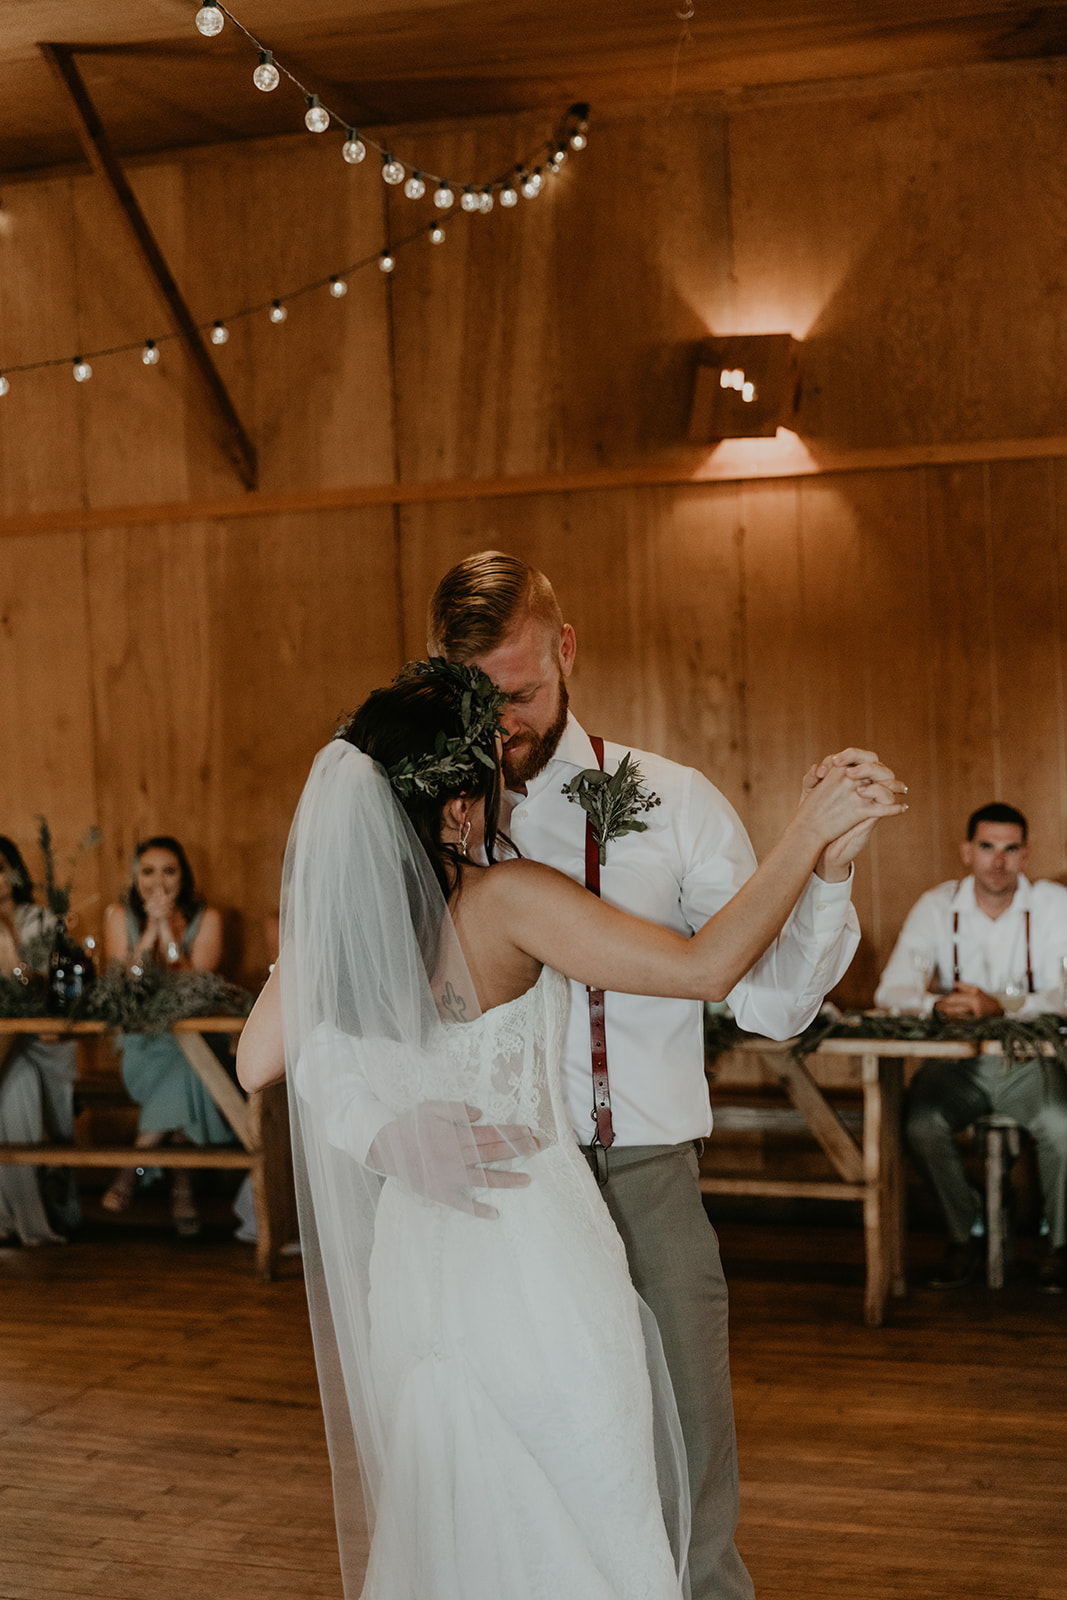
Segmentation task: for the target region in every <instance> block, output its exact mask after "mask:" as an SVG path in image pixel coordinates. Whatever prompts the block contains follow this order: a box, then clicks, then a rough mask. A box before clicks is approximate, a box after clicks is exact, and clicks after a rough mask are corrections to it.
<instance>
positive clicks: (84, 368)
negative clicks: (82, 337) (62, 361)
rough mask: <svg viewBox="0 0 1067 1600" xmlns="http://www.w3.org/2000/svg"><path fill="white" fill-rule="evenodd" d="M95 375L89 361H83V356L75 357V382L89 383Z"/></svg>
mask: <svg viewBox="0 0 1067 1600" xmlns="http://www.w3.org/2000/svg"><path fill="white" fill-rule="evenodd" d="M92 375H93V369H92V367H91V366H90V365H89V363H88V361H83V360H82V358H81V356H75V357H74V382H75V383H88V382H89V379H90V378H91V377H92Z"/></svg>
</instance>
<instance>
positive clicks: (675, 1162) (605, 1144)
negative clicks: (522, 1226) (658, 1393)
mask: <svg viewBox="0 0 1067 1600" xmlns="http://www.w3.org/2000/svg"><path fill="white" fill-rule="evenodd" d="M575 649H576V641H575V635H574V629H573V628H572V627H571V626H570V624H569V623H565V622H564V621H563V617H562V613H561V612H560V609H559V605H558V603H557V601H556V597H555V594H554V593H553V591H552V586H551V584H550V583H549V582H548V580H547V578H545V577H544V575H543V574H542V573H540V572H538V571H536V569H534V568H532V567H530V566H528V565H527V564H526V563H525V562H524V561H520V560H518V559H517V558H515V557H513V556H509V555H503V554H500V553H499V552H496V551H486V552H483V553H482V554H480V555H474V556H470V557H468V558H467V560H465V561H461V562H460V563H459V565H458V566H455V567H453V568H452V570H451V571H450V572H448V573H447V574H446V575H445V577H444V578H442V580H441V582H440V584H439V585H438V587H437V591H436V593H435V594H434V597H433V599H432V601H431V603H430V614H429V651H430V654H431V655H443V656H446V657H448V658H449V659H450V660H453V661H461V662H474V663H475V664H476V665H477V666H479V667H481V668H482V669H483V671H485V672H486V673H488V675H489V676H490V677H491V678H492V679H493V680H494V682H495V683H496V684H498V685H499V687H500V688H501V689H503V690H504V691H505V693H506V694H507V695H508V697H509V698H508V703H507V705H506V707H505V709H504V712H503V715H502V722H503V725H504V729H505V735H506V739H505V744H504V771H505V776H506V779H507V782H508V789H509V793H508V796H507V798H508V800H509V801H510V802H511V803H512V810H511V815H510V820H507V819H506V818H505V817H504V816H503V815H502V816H501V824H502V826H503V827H504V829H505V831H506V832H507V833H508V834H509V835H510V837H511V838H512V839H513V840H514V842H515V844H516V846H517V847H518V849H519V850H520V851H521V853H522V854H523V855H524V856H528V857H532V858H533V859H534V860H536V861H544V862H547V863H549V864H550V865H552V866H555V867H558V868H559V869H560V870H562V871H563V872H566V873H568V874H569V875H570V876H571V877H572V878H576V879H577V880H578V881H579V882H585V881H587V880H586V862H587V859H588V858H587V851H586V843H587V841H586V821H585V812H584V811H583V810H582V809H581V807H580V805H575V804H572V803H570V800H569V799H568V797H567V796H566V795H565V794H564V793H563V792H562V791H563V789H564V786H565V785H567V784H569V783H570V782H571V781H572V780H573V779H575V778H576V777H577V776H578V774H579V773H580V772H582V771H583V770H589V769H593V768H595V767H597V765H598V762H597V756H596V753H595V749H594V745H593V743H592V742H591V740H590V738H589V736H588V735H587V734H586V733H585V731H584V729H583V728H581V727H580V726H579V724H578V723H577V722H576V721H575V719H574V717H573V716H571V715H569V713H568V708H567V679H568V678H569V676H570V674H571V669H572V668H573V666H574V657H575ZM625 753H626V750H625V747H623V746H618V745H608V746H607V748H606V750H605V752H604V763H603V764H604V766H605V768H606V770H607V771H608V772H613V771H614V770H615V769H616V768H617V766H618V764H619V762H620V760H621V759H622V757H623V755H624V754H625ZM634 755H635V757H636V759H637V761H638V763H639V765H640V767H641V771H642V773H643V776H644V779H645V781H646V785H647V787H648V788H650V789H651V790H652V791H654V793H655V794H656V795H657V796H658V797H659V800H660V802H661V804H660V805H659V806H658V807H656V808H655V809H654V810H652V811H650V812H648V813H646V814H645V818H643V819H642V820H647V824H648V826H647V831H635V832H630V833H627V834H626V835H625V837H618V838H614V839H612V840H611V841H610V842H609V843H608V844H607V848H606V860H605V863H604V866H603V868H602V869H601V873H600V876H601V893H602V894H603V897H604V899H605V900H606V901H608V902H609V903H611V904H613V905H617V906H620V907H622V908H623V909H624V910H627V911H631V912H634V913H636V914H637V915H638V916H642V917H647V918H649V919H650V920H651V921H654V922H660V923H662V924H663V925H665V926H668V927H672V928H676V929H678V930H679V931H680V932H683V933H684V932H692V931H694V930H695V929H697V928H699V927H701V926H702V925H703V923H704V922H706V921H707V919H708V918H709V917H710V916H711V915H712V914H713V913H714V912H715V911H716V910H718V909H719V907H720V906H722V905H723V904H724V903H725V902H726V901H727V900H728V899H730V898H731V896H732V895H733V894H734V893H735V892H736V891H737V889H738V888H739V887H740V885H741V884H742V883H743V882H744V881H745V879H746V878H747V877H748V876H749V875H750V874H751V872H752V871H753V870H754V868H755V864H756V863H755V857H754V855H753V853H752V847H751V845H750V844H749V841H748V837H747V835H746V834H745V831H744V829H743V828H742V826H741V823H740V821H739V819H738V817H737V815H736V813H735V812H734V810H733V808H732V807H731V806H730V805H729V804H728V802H727V801H726V800H725V799H724V798H723V796H722V795H721V794H720V793H719V792H718V790H717V789H715V788H713V786H712V785H711V784H710V783H709V782H708V781H707V779H706V778H704V777H703V776H702V775H701V774H700V773H698V772H695V771H693V770H692V769H691V768H686V767H681V766H678V765H677V764H676V763H674V762H670V761H666V760H664V759H662V758H661V757H658V756H652V755H648V754H645V753H642V752H640V751H635V752H634ZM828 759H829V758H828ZM834 759H835V760H836V761H837V762H839V763H840V762H849V761H853V760H854V761H859V760H866V759H874V758H868V757H867V756H866V755H865V753H863V752H857V751H847V752H842V754H841V756H839V757H836V758H834ZM821 770H824V769H819V771H816V770H814V769H813V771H812V772H811V773H809V774H808V777H807V778H806V780H805V785H806V786H808V787H810V786H811V785H812V784H813V783H814V782H816V781H817V780H818V776H819V775H820V772H821ZM884 776H885V778H886V779H888V778H890V777H891V776H892V774H891V773H890V772H889V771H888V769H884ZM869 833H870V826H868V825H866V824H865V825H864V826H863V827H862V828H861V829H855V830H853V832H852V833H851V834H849V835H846V836H845V837H844V838H843V839H841V840H837V841H835V844H834V845H831V846H830V847H829V848H828V850H827V851H826V852H824V856H823V858H822V859H821V860H820V862H819V865H818V873H819V876H813V877H812V879H811V881H810V883H809V885H808V888H807V890H806V891H805V893H804V895H803V896H802V898H801V900H800V902H799V904H798V905H797V907H796V909H795V910H794V912H793V914H792V916H791V917H790V920H789V922H788V923H787V925H786V927H785V928H784V930H783V931H782V933H781V935H780V936H779V938H778V940H777V941H776V942H775V944H774V945H772V946H771V948H770V950H768V951H767V953H766V955H764V956H763V957H762V958H761V960H760V961H759V962H757V964H756V966H755V967H753V968H752V970H751V971H750V972H749V973H748V975H747V976H746V977H745V978H744V979H742V981H741V983H740V984H738V986H737V988H736V989H735V990H734V991H733V993H732V994H731V995H730V1005H731V1007H732V1009H733V1012H734V1015H735V1016H736V1017H737V1019H738V1021H739V1022H740V1024H741V1025H742V1027H744V1028H747V1029H750V1030H751V1031H752V1032H755V1033H763V1034H770V1035H771V1036H772V1037H775V1038H787V1037H789V1035H790V1034H793V1033H796V1032H799V1031H800V1029H802V1028H803V1027H804V1026H805V1025H806V1023H807V1022H809V1021H810V1019H811V1018H812V1017H813V1016H814V1015H815V1013H816V1011H817V1010H818V1007H819V1005H820V1004H821V1002H822V999H823V996H824V995H825V993H826V991H827V990H828V989H831V988H832V987H833V985H834V984H835V983H837V982H838V980H839V979H840V978H841V976H842V974H843V973H844V971H845V969H846V968H847V967H848V964H849V962H850V961H851V959H852V956H853V955H854V953H855V950H856V946H857V944H858V942H859V928H858V924H857V921H856V917H855V913H854V912H853V910H852V907H851V901H850V884H849V881H848V880H849V877H850V872H851V868H850V865H849V863H850V862H851V860H852V858H853V856H854V855H855V854H856V853H857V852H858V851H859V849H860V848H861V847H862V845H863V844H864V843H865V842H866V839H867V837H868V836H869ZM591 854H592V856H593V857H595V856H596V855H597V851H596V849H595V847H593V848H592V851H591ZM592 870H594V871H595V868H593V869H592ZM591 998H592V999H593V1001H594V1006H595V1004H596V997H595V995H594V996H593V997H590V995H589V992H588V991H587V990H586V989H585V988H583V987H582V986H581V985H580V984H576V983H572V984H571V1006H570V1019H569V1024H568V1032H567V1038H566V1044H565V1049H564V1061H563V1083H564V1090H565V1093H566V1095H567V1101H568V1108H569V1111H570V1117H571V1122H572V1125H573V1127H574V1129H575V1131H576V1134H577V1137H578V1139H579V1142H580V1143H581V1144H582V1145H583V1147H585V1148H586V1153H587V1158H588V1159H589V1161H590V1165H591V1166H593V1168H594V1170H595V1171H597V1172H598V1177H599V1179H600V1181H601V1184H602V1193H603V1195H604V1199H605V1201H606V1202H607V1205H608V1208H609V1210H610V1212H611V1214H612V1217H613V1218H614V1220H615V1224H616V1226H617V1227H618V1230H619V1233H620V1234H621V1236H622V1238H623V1241H624V1243H625V1246H626V1253H627V1258H628V1260H629V1265H630V1274H631V1277H632V1278H633V1281H634V1284H635V1285H636V1287H637V1290H638V1292H639V1293H640V1294H641V1296H642V1297H643V1298H644V1300H645V1302H646V1303H647V1304H648V1305H649V1306H650V1307H651V1309H652V1311H653V1313H654V1314H655V1317H656V1320H657V1323H658V1324H659V1329H660V1333H661V1336H662V1339H663V1347H664V1353H665V1355H666V1358H667V1365H668V1368H669V1369H670V1374H671V1380H672V1383H673V1385H674V1391H675V1396H676V1398H677V1402H678V1409H679V1413H680V1416H681V1422H682V1431H683V1434H684V1437H685V1445H686V1453H687V1458H688V1465H689V1480H690V1490H691V1494H692V1503H693V1525H692V1539H691V1543H690V1552H689V1573H690V1579H691V1583H692V1595H693V1600H751V1597H752V1595H753V1587H752V1580H751V1578H750V1577H749V1575H748V1572H747V1570H746V1568H745V1566H744V1563H743V1562H742V1560H741V1557H740V1555H739V1554H738V1552H737V1549H736V1546H735V1544H734V1530H735V1528H736V1525H737V1516H738V1509H739V1490H738V1475H737V1447H736V1442H735V1437H734V1418H733V1401H732V1398H731V1394H730V1371H729V1352H728V1347H727V1293H726V1283H725V1279H724V1277H723V1271H722V1264H721V1261H720V1259H719V1247H718V1241H717V1239H716V1237H715V1233H714V1230H713V1229H712V1227H711V1224H710V1223H709V1222H708V1219H707V1216H706V1214H705V1211H704V1208H703V1204H702V1201H701V1195H700V1189H699V1186H698V1168H697V1152H696V1148H695V1143H696V1142H697V1141H699V1140H701V1139H703V1138H704V1137H705V1136H706V1135H707V1134H708V1133H710V1132H711V1113H710V1108H709V1104H708V1094H707V1085H706V1082H705V1078H704V1050H703V1029H702V1011H701V1007H700V1005H699V1003H697V1002H693V1001H687V1000H658V999H655V1000H654V999H645V998H643V997H641V996H635V995H624V994H609V995H608V996H607V998H606V1002H605V1003H604V1005H603V1010H602V1012H601V1013H600V1015H601V1017H602V1018H603V1020H602V1021H598V1018H597V1017H596V1016H595V1015H591V1009H590V999H591ZM598 1032H599V1033H600V1037H601V1038H602V1039H603V1042H604V1046H605V1047H606V1049H601V1050H599V1051H598V1049H597V1045H596V1044H595V1043H594V1044H593V1045H592V1046H591V1038H592V1039H593V1040H594V1041H595V1040H596V1039H597V1036H598ZM605 1054H606V1069H607V1070H606V1079H607V1085H606V1088H604V1076H605V1075H604V1073H603V1072H601V1073H600V1074H599V1077H598V1081H599V1084H600V1086H601V1087H600V1089H599V1090H598V1091H597V1100H598V1103H599V1104H600V1107H601V1110H600V1121H599V1122H598V1124H597V1127H598V1129H599V1133H600V1137H599V1139H598V1140H595V1141H594V1142H593V1143H592V1144H591V1143H590V1141H591V1139H592V1135H593V1123H592V1121H591V1116H592V1115H593V1113H592V1112H591V1107H592V1106H593V1103H594V1085H593V1066H594V1058H596V1064H597V1066H598V1067H602V1066H603V1065H604V1060H603V1058H604V1055H605ZM605 1101H606V1102H607V1104H606V1107H605ZM605 1109H606V1112H607V1116H606V1117H605Z"/></svg>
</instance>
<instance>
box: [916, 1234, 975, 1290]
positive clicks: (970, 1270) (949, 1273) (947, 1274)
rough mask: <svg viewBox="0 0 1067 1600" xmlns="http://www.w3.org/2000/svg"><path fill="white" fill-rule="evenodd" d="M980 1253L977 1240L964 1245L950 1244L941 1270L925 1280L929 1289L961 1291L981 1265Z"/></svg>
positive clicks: (968, 1241) (969, 1240) (970, 1240)
mask: <svg viewBox="0 0 1067 1600" xmlns="http://www.w3.org/2000/svg"><path fill="white" fill-rule="evenodd" d="M981 1260H982V1251H981V1246H980V1245H979V1243H978V1240H977V1239H968V1240H967V1242H966V1244H950V1245H949V1247H948V1249H947V1250H946V1251H945V1259H944V1261H943V1262H942V1263H941V1270H940V1271H939V1272H935V1273H934V1275H933V1277H932V1278H928V1279H927V1287H928V1288H930V1289H963V1288H965V1287H966V1285H967V1284H968V1283H970V1281H971V1279H972V1278H973V1277H974V1275H975V1273H976V1272H977V1271H978V1268H979V1266H980V1265H981Z"/></svg>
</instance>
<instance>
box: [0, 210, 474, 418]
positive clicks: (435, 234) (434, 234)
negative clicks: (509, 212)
mask: <svg viewBox="0 0 1067 1600" xmlns="http://www.w3.org/2000/svg"><path fill="white" fill-rule="evenodd" d="M444 242H445V230H444V229H443V228H431V229H430V243H431V244H444ZM2 381H3V382H4V383H6V382H7V379H6V378H4V379H3V380H2ZM6 393H7V390H6V389H0V394H6Z"/></svg>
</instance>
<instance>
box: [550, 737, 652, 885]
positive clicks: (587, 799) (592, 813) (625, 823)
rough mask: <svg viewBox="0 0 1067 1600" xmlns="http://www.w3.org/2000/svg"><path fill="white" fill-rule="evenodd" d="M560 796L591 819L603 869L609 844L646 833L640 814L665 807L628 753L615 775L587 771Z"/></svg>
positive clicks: (593, 768)
mask: <svg viewBox="0 0 1067 1600" xmlns="http://www.w3.org/2000/svg"><path fill="white" fill-rule="evenodd" d="M560 792H561V793H562V794H565V795H566V796H567V799H568V800H572V801H573V802H574V803H575V804H576V805H580V806H581V808H582V810H583V811H584V812H585V814H586V816H587V817H588V818H589V821H590V823H591V825H592V829H593V838H594V839H595V840H596V842H597V844H598V846H599V847H600V865H601V866H604V864H605V862H606V861H607V855H608V843H609V841H610V840H612V839H621V838H622V836H623V834H626V833H644V832H645V831H646V830H647V828H648V823H647V822H642V821H641V813H642V812H643V811H651V810H652V809H653V807H654V806H658V805H660V804H661V803H662V802H661V801H660V797H659V795H658V794H654V793H653V792H652V790H651V789H649V788H647V787H646V784H645V780H644V778H643V777H642V774H641V768H640V767H639V766H638V764H637V762H636V761H635V760H634V758H633V755H632V754H631V753H630V752H629V751H628V752H627V753H626V755H624V756H623V758H622V760H621V761H620V762H619V765H618V767H617V768H616V769H615V771H614V772H601V770H600V768H599V767H586V768H585V770H584V771H582V772H579V773H578V775H577V777H574V778H572V779H571V781H570V782H569V783H565V784H564V785H563V788H562V790H561V791H560Z"/></svg>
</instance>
